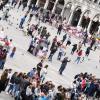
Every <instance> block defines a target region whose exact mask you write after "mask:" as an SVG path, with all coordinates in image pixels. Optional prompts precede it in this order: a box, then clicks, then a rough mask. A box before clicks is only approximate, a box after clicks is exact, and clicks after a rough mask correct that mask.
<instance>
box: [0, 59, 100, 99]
mask: <svg viewBox="0 0 100 100" xmlns="http://www.w3.org/2000/svg"><path fill="white" fill-rule="evenodd" d="M42 63H43V61H41V62H40V63H38V64H37V66H36V67H34V68H33V69H32V70H31V71H29V72H28V73H22V72H13V70H12V69H5V70H4V72H3V73H2V75H1V79H0V92H2V91H5V92H6V93H7V94H9V95H11V96H12V97H14V98H15V100H84V99H85V100H87V99H88V100H92V99H94V100H95V99H97V100H99V98H100V79H97V78H96V77H95V76H93V75H92V74H88V73H80V74H77V75H75V77H74V81H73V83H72V86H71V87H69V88H64V87H63V86H62V85H60V86H58V87H56V85H55V84H54V83H53V82H52V81H45V80H44V81H43V80H42V79H43V77H44V74H47V68H48V65H45V66H42ZM40 68H41V70H40ZM39 75H40V76H39Z"/></svg>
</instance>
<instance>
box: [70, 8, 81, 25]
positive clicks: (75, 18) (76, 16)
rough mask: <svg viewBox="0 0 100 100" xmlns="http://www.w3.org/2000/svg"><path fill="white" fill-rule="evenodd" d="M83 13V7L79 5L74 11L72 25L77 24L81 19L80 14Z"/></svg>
mask: <svg viewBox="0 0 100 100" xmlns="http://www.w3.org/2000/svg"><path fill="white" fill-rule="evenodd" d="M81 13H82V11H81V8H80V7H77V8H76V9H75V11H74V15H73V19H72V22H71V25H72V26H77V24H78V22H79V19H80V16H81Z"/></svg>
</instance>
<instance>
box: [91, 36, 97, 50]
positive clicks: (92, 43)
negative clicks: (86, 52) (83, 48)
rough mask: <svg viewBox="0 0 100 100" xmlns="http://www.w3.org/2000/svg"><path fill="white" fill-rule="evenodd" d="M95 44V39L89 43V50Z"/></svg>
mask: <svg viewBox="0 0 100 100" xmlns="http://www.w3.org/2000/svg"><path fill="white" fill-rule="evenodd" d="M95 42H96V40H95V38H92V41H91V44H90V47H91V49H92V47H93V46H94V44H95Z"/></svg>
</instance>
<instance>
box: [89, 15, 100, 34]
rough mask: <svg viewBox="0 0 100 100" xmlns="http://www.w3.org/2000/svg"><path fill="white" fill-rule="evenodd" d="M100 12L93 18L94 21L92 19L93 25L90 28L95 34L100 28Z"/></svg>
mask: <svg viewBox="0 0 100 100" xmlns="http://www.w3.org/2000/svg"><path fill="white" fill-rule="evenodd" d="M99 20H100V14H97V15H96V16H95V17H94V18H93V21H92V25H91V28H90V33H91V34H95V33H96V32H97V31H98V29H99V25H100V22H99Z"/></svg>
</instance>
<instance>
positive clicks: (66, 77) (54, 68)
mask: <svg viewBox="0 0 100 100" xmlns="http://www.w3.org/2000/svg"><path fill="white" fill-rule="evenodd" d="M24 13H25V11H24V12H22V11H21V10H19V11H17V9H13V10H12V9H11V11H10V14H11V16H10V18H9V20H10V21H11V22H12V23H13V24H12V25H9V23H8V22H6V21H0V26H3V27H4V31H5V34H6V35H8V37H9V38H11V39H13V45H14V46H16V47H17V52H16V55H15V57H14V58H13V59H11V58H9V55H8V57H7V61H6V64H5V68H12V69H13V70H14V71H19V72H28V71H29V70H31V69H32V68H33V67H36V65H37V63H38V62H39V61H40V59H39V58H37V57H34V56H33V55H31V54H29V53H28V52H27V49H28V47H29V44H30V40H31V38H30V37H29V36H25V34H24V33H23V32H22V31H21V30H19V29H18V24H19V22H20V19H21V17H23V15H24ZM0 16H2V12H1V11H0ZM26 21H27V20H26ZM32 23H33V24H34V23H37V22H36V21H35V18H33V20H32ZM41 25H42V26H46V27H47V29H48V31H49V32H50V33H51V37H50V40H51V39H52V38H54V37H55V36H56V35H57V34H56V33H57V29H56V28H54V27H51V26H49V24H48V23H47V24H44V23H41ZM25 27H26V24H25ZM63 34H64V32H62V34H61V35H60V36H58V38H59V39H61V38H62V36H63ZM71 40H72V44H73V43H78V42H79V40H77V39H75V38H74V37H72V39H71ZM71 48H72V46H70V47H68V48H67V49H66V56H68V57H69V58H70V59H71V62H70V63H68V66H67V67H66V69H65V71H64V73H63V75H62V76H61V75H59V73H58V69H59V68H60V64H61V62H59V61H57V54H58V51H57V53H56V54H55V55H54V57H53V61H52V62H49V61H47V60H46V61H45V64H48V65H49V68H48V74H47V76H46V80H51V81H53V83H55V84H56V85H63V86H65V87H70V86H71V84H72V81H73V78H74V76H75V75H76V74H77V73H80V72H88V73H92V74H94V75H96V77H97V78H100V65H99V56H100V50H97V51H96V52H94V51H91V53H90V56H89V59H90V60H89V61H87V60H86V61H84V62H83V63H81V64H76V63H74V60H75V59H76V56H71V55H70V51H71ZM0 73H2V71H0ZM8 98H9V99H8ZM6 99H7V100H13V99H11V98H10V97H8V95H5V93H2V94H0V100H6Z"/></svg>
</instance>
